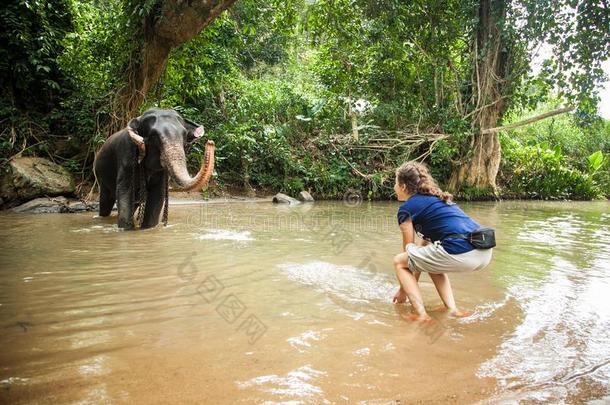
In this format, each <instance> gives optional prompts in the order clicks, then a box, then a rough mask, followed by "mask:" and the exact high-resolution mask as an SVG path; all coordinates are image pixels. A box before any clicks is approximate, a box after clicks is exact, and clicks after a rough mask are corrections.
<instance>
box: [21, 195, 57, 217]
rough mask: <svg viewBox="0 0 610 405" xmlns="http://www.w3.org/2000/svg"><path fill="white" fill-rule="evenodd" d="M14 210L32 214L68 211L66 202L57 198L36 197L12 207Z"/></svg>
mask: <svg viewBox="0 0 610 405" xmlns="http://www.w3.org/2000/svg"><path fill="white" fill-rule="evenodd" d="M12 211H13V212H20V213H24V212H28V213H32V214H56V213H59V212H66V206H65V202H64V201H61V199H56V198H36V199H34V200H32V201H28V202H26V203H25V204H21V205H20V206H18V207H15V208H13V209H12Z"/></svg>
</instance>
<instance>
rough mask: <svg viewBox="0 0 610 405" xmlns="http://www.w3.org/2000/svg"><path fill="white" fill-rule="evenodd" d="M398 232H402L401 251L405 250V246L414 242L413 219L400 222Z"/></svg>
mask: <svg viewBox="0 0 610 405" xmlns="http://www.w3.org/2000/svg"><path fill="white" fill-rule="evenodd" d="M400 232H402V251H403V252H405V251H406V250H405V246H407V244H409V243H414V242H415V230H414V229H413V221H411V220H406V221H405V222H403V223H402V224H400Z"/></svg>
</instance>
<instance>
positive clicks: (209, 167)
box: [162, 141, 214, 191]
mask: <svg viewBox="0 0 610 405" xmlns="http://www.w3.org/2000/svg"><path fill="white" fill-rule="evenodd" d="M162 159H163V162H164V164H165V167H166V168H167V169H168V170H169V174H170V176H171V177H172V179H173V180H174V181H175V182H176V183H177V184H178V187H180V189H182V190H183V191H191V190H200V189H201V188H203V187H204V186H205V185H206V184H208V182H209V181H210V178H211V177H212V173H213V172H214V141H208V142H207V144H206V145H205V155H204V160H202V161H201V168H200V169H199V172H198V173H197V175H195V177H191V176H190V175H189V172H188V170H187V168H186V156H185V155H184V149H183V148H182V145H177V146H173V145H171V146H169V145H168V146H166V147H165V148H163V152H162Z"/></svg>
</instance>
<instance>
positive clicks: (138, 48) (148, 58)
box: [108, 0, 235, 133]
mask: <svg viewBox="0 0 610 405" xmlns="http://www.w3.org/2000/svg"><path fill="white" fill-rule="evenodd" d="M234 2H235V0H194V1H182V0H158V1H156V2H153V3H152V6H151V5H150V4H148V5H147V4H141V3H144V2H140V3H138V2H136V3H135V4H131V6H132V7H131V8H132V13H133V14H134V15H136V16H139V15H143V17H141V18H140V17H138V19H139V21H138V22H137V30H136V34H135V38H136V45H135V46H133V48H132V51H131V55H130V57H129V62H128V64H127V65H126V67H125V70H124V72H123V77H124V82H123V83H122V85H121V87H120V88H119V89H118V90H117V92H116V96H115V98H114V100H113V111H112V120H111V123H110V125H109V128H108V129H109V133H112V132H114V131H116V130H118V129H120V128H121V127H122V126H123V125H125V122H127V121H128V120H129V119H130V118H131V117H133V116H134V115H137V113H138V111H139V109H140V106H141V105H142V103H143V102H144V100H145V98H146V95H147V94H148V92H149V91H150V90H151V88H152V86H153V85H154V84H155V83H156V82H157V80H158V79H159V77H160V76H161V74H162V73H163V70H164V69H165V65H166V62H167V59H168V57H169V54H170V52H171V50H172V49H174V48H177V47H179V46H181V45H182V44H184V43H185V42H187V41H189V40H190V39H192V38H193V37H195V36H196V35H197V34H198V33H199V32H201V30H202V29H203V28H204V27H206V26H207V25H208V24H209V23H210V22H211V21H213V20H214V19H215V18H216V17H218V15H219V14H220V13H222V12H223V11H224V10H226V9H227V8H229V7H230V6H231V5H232V4H233V3H234ZM148 3H150V1H149V2H148Z"/></svg>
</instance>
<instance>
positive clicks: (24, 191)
mask: <svg viewBox="0 0 610 405" xmlns="http://www.w3.org/2000/svg"><path fill="white" fill-rule="evenodd" d="M74 189H75V186H74V179H73V178H72V176H71V175H70V173H69V172H68V171H67V170H66V169H64V168H63V167H61V166H59V165H57V164H55V163H53V162H51V161H50V160H47V159H44V158H37V157H22V158H16V159H13V160H11V161H10V163H9V172H8V173H6V174H4V175H3V176H2V179H1V180H0V198H2V200H3V201H4V203H5V204H7V205H16V204H19V203H20V202H23V201H27V200H31V199H32V198H36V197H42V196H56V195H62V194H73V193H74Z"/></svg>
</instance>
